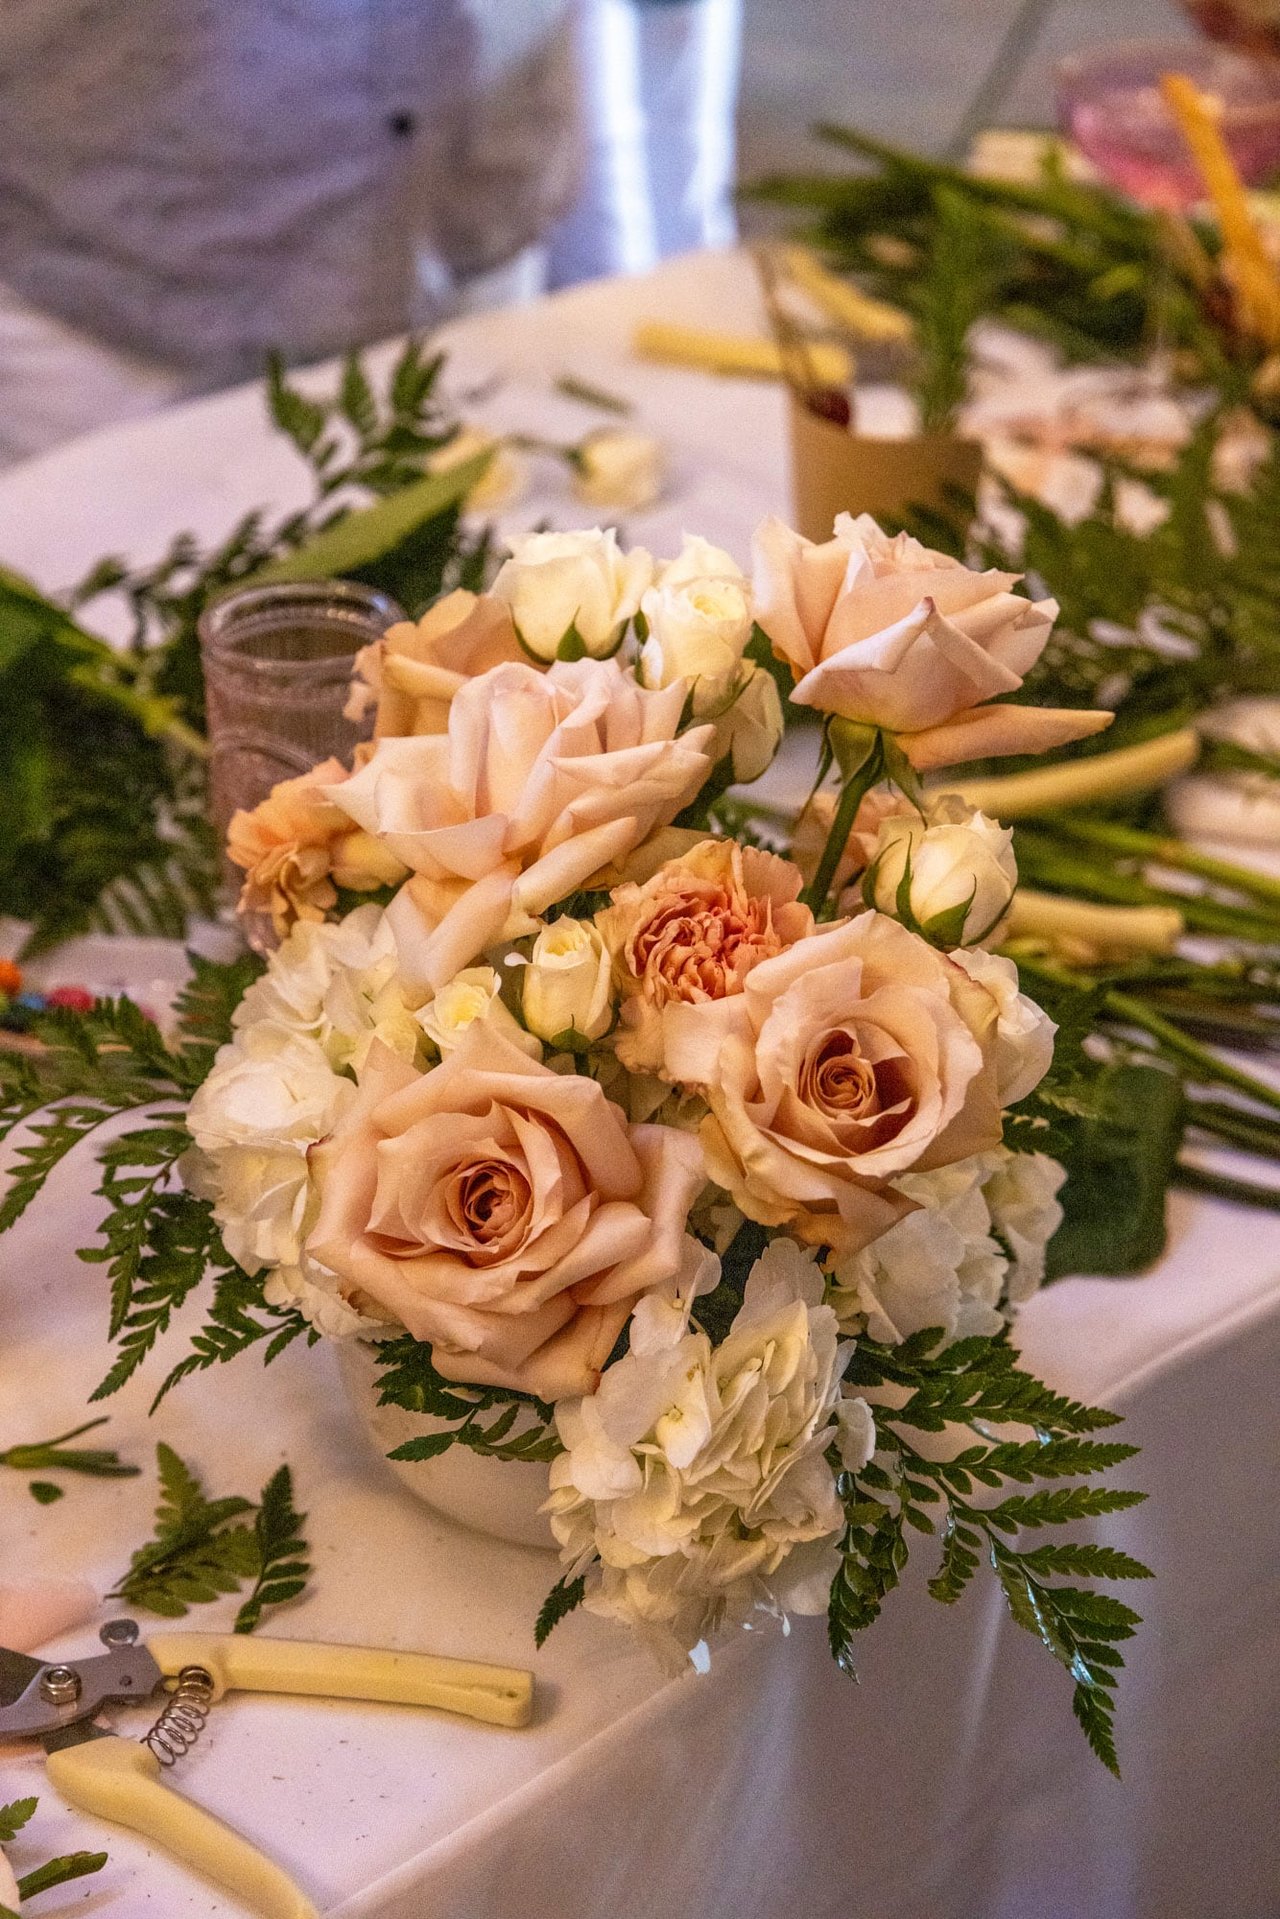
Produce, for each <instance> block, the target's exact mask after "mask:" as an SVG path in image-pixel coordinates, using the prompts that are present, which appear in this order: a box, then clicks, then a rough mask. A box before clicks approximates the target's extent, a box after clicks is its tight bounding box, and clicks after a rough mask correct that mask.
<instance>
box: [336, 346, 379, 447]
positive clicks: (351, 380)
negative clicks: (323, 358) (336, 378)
mask: <svg viewBox="0 0 1280 1919" xmlns="http://www.w3.org/2000/svg"><path fill="white" fill-rule="evenodd" d="M338 406H339V408H340V409H341V411H342V414H343V416H344V418H345V419H347V420H349V421H350V423H351V425H352V426H353V427H354V428H355V430H356V432H357V433H359V434H360V435H361V437H362V438H366V439H367V438H368V437H369V436H370V435H371V434H372V433H374V432H375V431H376V430H377V425H378V403H377V401H376V400H375V399H374V397H373V388H372V387H371V386H370V385H369V381H368V378H367V376H366V374H365V371H364V368H363V367H362V366H361V364H360V356H359V354H356V353H351V354H348V356H347V358H346V360H345V361H344V362H343V366H342V384H341V386H340V387H339V389H338Z"/></svg>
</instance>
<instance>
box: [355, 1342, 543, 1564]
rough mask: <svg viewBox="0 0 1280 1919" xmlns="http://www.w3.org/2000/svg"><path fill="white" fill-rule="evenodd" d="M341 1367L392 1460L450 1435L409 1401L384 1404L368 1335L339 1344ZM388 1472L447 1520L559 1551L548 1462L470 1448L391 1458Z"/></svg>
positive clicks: (364, 1418) (360, 1411)
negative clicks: (545, 1508)
mask: <svg viewBox="0 0 1280 1919" xmlns="http://www.w3.org/2000/svg"><path fill="white" fill-rule="evenodd" d="M338 1370H339V1372H340V1373H341V1375H342V1383H343V1385H344V1387H345V1388H346V1393H347V1398H348V1400H349V1401H350V1403H351V1407H352V1410H353V1411H354V1412H355V1414H356V1417H357V1418H358V1419H359V1420H360V1422H361V1424H362V1425H363V1426H364V1427H365V1430H366V1431H367V1432H368V1435H369V1438H370V1440H371V1442H372V1444H373V1445H374V1446H375V1447H376V1448H377V1450H378V1452H379V1453H380V1454H381V1455H382V1457H383V1458H384V1459H386V1456H387V1454H388V1453H389V1452H391V1451H392V1449H393V1448H394V1447H396V1446H402V1445H403V1444H404V1442H405V1441H406V1440H407V1439H421V1438H422V1437H423V1436H424V1435H425V1434H427V1433H438V1432H443V1431H444V1430H445V1429H446V1428H445V1421H444V1420H441V1419H433V1418H431V1417H430V1416H429V1415H428V1414H425V1413H410V1412H406V1411H405V1409H404V1408H403V1407H402V1406H380V1405H379V1404H378V1394H377V1388H376V1384H375V1382H376V1379H377V1375H378V1369H377V1366H376V1365H375V1363H374V1357H373V1352H372V1349H371V1348H370V1347H369V1346H367V1345H366V1344H365V1343H364V1341H363V1340H358V1339H345V1340H342V1341H341V1342H340V1343H339V1345H338ZM386 1463H387V1467H388V1469H389V1470H390V1471H391V1472H393V1473H394V1474H395V1476H396V1478H397V1479H398V1480H399V1481H400V1483H401V1485H402V1486H404V1487H406V1488H407V1489H408V1491H409V1492H411V1493H412V1494H413V1495H414V1497H415V1498H417V1499H420V1500H422V1502H423V1504H424V1505H427V1506H431V1507H433V1508H434V1510H435V1511H436V1512H438V1513H443V1514H444V1516H445V1517H446V1519H453V1520H456V1521H457V1523H458V1524H459V1525H460V1526H469V1527H470V1528H471V1530H472V1531H473V1532H478V1533H487V1534H488V1535H489V1536H490V1538H493V1539H505V1540H508V1541H510V1542H511V1543H512V1544H513V1545H517V1546H537V1547H540V1548H541V1549H542V1550H543V1551H544V1552H554V1551H555V1549H556V1542H555V1540H554V1538H553V1537H552V1533H551V1528H550V1526H549V1525H548V1524H547V1519H546V1515H545V1514H544V1513H542V1512H540V1511H539V1507H540V1506H541V1505H542V1503H543V1501H544V1500H545V1499H546V1497H547V1494H548V1492H549V1491H550V1483H549V1480H548V1477H547V1467H546V1466H545V1465H538V1464H532V1463H530V1462H528V1461H525V1460H510V1461H507V1460H501V1459H485V1458H483V1457H482V1456H481V1455H480V1454H479V1453H473V1452H472V1451H471V1450H470V1448H469V1447H467V1446H450V1447H449V1449H448V1451H447V1452H443V1453H441V1454H440V1455H439V1457H438V1458H436V1459H416V1460H405V1459H386Z"/></svg>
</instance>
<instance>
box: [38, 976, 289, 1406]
mask: <svg viewBox="0 0 1280 1919" xmlns="http://www.w3.org/2000/svg"><path fill="white" fill-rule="evenodd" d="M191 964H192V977H191V980H190V982H189V984H188V986H187V987H186V989H185V991H184V992H183V993H182V995H181V996H180V997H179V1000H178V1005H177V1014H178V1028H177V1036H176V1039H175V1042H174V1043H173V1044H172V1045H170V1044H169V1043H167V1041H166V1039H165V1037H164V1036H163V1035H162V1034H161V1032H160V1030H159V1028H158V1027H157V1026H156V1025H155V1024H154V1022H153V1021H151V1020H150V1019H148V1018H147V1017H146V1015H145V1014H143V1013H142V1012H140V1011H139V1009H138V1008H137V1007H136V1006H135V1005H134V1004H133V1003H132V1001H130V1000H128V999H120V1000H102V1001H99V1002H98V1003H97V1005H95V1006H94V1008H93V1010H92V1011H91V1012H88V1013H83V1014H81V1013H73V1012H70V1011H66V1010H63V1009H56V1010H54V1011H51V1012H50V1013H48V1014H46V1015H43V1016H41V1017H40V1018H38V1019H37V1020H36V1021H35V1022H34V1023H33V1028H32V1030H33V1033H34V1035H35V1037H36V1038H37V1039H38V1040H40V1041H41V1042H42V1043H43V1050H42V1051H40V1052H38V1053H36V1054H34V1055H9V1054H0V1140H3V1139H5V1138H7V1137H8V1136H9V1135H10V1134H15V1135H16V1140H15V1146H14V1154H13V1159H14V1170H13V1172H12V1175H11V1178H10V1182H9V1186H8V1190H7V1191H6V1193H5V1195H4V1199H3V1201H2V1202H0V1231H3V1230H4V1229H5V1228H7V1227H9V1226H12V1225H13V1224H14V1223H15V1222H16V1221H17V1220H18V1219H19V1218H20V1217H21V1216H22V1214H23V1213H24V1212H25V1210H26V1208H27V1207H28V1206H29V1205H30V1204H31V1202H32V1200H33V1199H34V1198H35V1197H36V1195H37V1194H38V1193H39V1192H40V1191H41V1190H42V1188H43V1187H44V1185H45V1183H46V1181H47V1180H48V1179H49V1178H50V1176H51V1175H52V1174H53V1173H54V1172H55V1171H56V1169H57V1168H58V1166H59V1165H60V1164H61V1162H62V1161H63V1160H64V1159H65V1158H66V1157H67V1155H68V1154H69V1153H71V1152H72V1151H74V1149H75V1148H76V1147H78V1146H80V1145H81V1144H82V1143H84V1142H85V1141H87V1140H88V1139H89V1138H90V1137H91V1136H92V1135H94V1134H96V1133H98V1132H99V1130H100V1129H111V1130H109V1131H108V1133H107V1137H106V1139H105V1143H104V1144H103V1145H102V1146H101V1147H100V1149H99V1154H98V1159H99V1164H100V1166H101V1169H102V1177H101V1182H100V1184H99V1186H98V1188H97V1192H98V1197H100V1198H101V1199H103V1200H104V1201H105V1202H106V1211H105V1216H104V1219H103V1223H102V1227H101V1243H100V1244H99V1245H96V1246H91V1247H87V1248H85V1249H84V1250H82V1251H81V1253H80V1255H79V1256H80V1258H81V1259H83V1260H85V1261H86V1262H88V1263H89V1264H90V1265H100V1266H105V1268H106V1273H107V1279H108V1282H109V1289H110V1293H109V1296H110V1310H109V1321H108V1333H109V1337H110V1338H111V1339H113V1340H116V1341H117V1342H118V1347H117V1353H116V1357H115V1359H114V1361H113V1363H112V1365H111V1367H110V1369H109V1370H108V1372H107V1375H106V1377H105V1378H104V1379H103V1380H102V1382H101V1384H100V1385H99V1386H98V1387H97V1389H96V1390H95V1392H94V1393H93V1395H92V1397H93V1398H94V1399H102V1398H106V1397H107V1396H109V1395H110V1394H111V1393H114V1392H116V1391H118V1389H119V1388H120V1387H121V1386H123V1385H124V1384H125V1382H126V1381H127V1380H128V1379H130V1378H132V1376H133V1374H134V1373H135V1372H136V1371H137V1370H138V1368H139V1367H140V1366H141V1365H142V1364H143V1362H144V1361H145V1360H146V1359H147V1358H148V1357H149V1356H150V1354H151V1353H152V1351H153V1349H154V1348H155V1346H156V1345H157V1343H158V1341H159V1340H160V1339H161V1338H162V1337H163V1336H164V1334H165V1333H167V1332H168V1330H169V1328H170V1326H171V1324H172V1323H173V1320H174V1316H175V1315H176V1314H177V1313H178V1311H179V1310H180V1308H181V1307H182V1306H184V1305H185V1303H186V1302H187V1300H188V1299H189V1298H190V1297H192V1296H193V1295H194V1294H195V1293H196V1291H197V1289H198V1288H200V1287H202V1286H206V1285H207V1286H208V1287H209V1288H210V1304H209V1308H208V1315H207V1321H206V1324H205V1325H204V1326H203V1327H202V1328H201V1329H200V1330H199V1331H197V1332H196V1333H195V1334H194V1335H193V1338H192V1342H191V1349H190V1351H189V1352H188V1353H187V1354H186V1356H185V1357H184V1358H182V1359H181V1360H180V1361H179V1362H178V1363H177V1364H176V1365H175V1366H174V1367H173V1368H172V1369H171V1370H170V1372H169V1373H168V1375H167V1376H166V1378H165V1379H164V1381H163V1383H162V1384H161V1387H160V1390H159V1392H158V1393H157V1395H156V1403H158V1402H159V1400H160V1399H162V1398H163V1397H164V1395H165V1394H166V1393H167V1392H168V1391H169V1390H170V1389H171V1388H172V1387H173V1386H174V1385H176V1384H177V1383H178V1381H179V1380H181V1379H184V1378H186V1377H187V1376H188V1375H189V1374H190V1373H192V1372H197V1371H201V1370H203V1369H205V1368H206V1367H209V1366H212V1365H216V1364H219V1363H221V1362H223V1361H225V1360H229V1359H233V1358H235V1357H237V1356H238V1355H239V1354H240V1353H242V1352H245V1351H247V1350H248V1349H249V1348H250V1347H251V1346H258V1347H260V1348H261V1349H262V1356H263V1360H264V1363H265V1362H269V1361H270V1360H272V1359H274V1358H275V1357H276V1356H277V1354H279V1353H280V1352H282V1351H283V1350H284V1348H285V1346H287V1345H288V1344H289V1343H290V1342H291V1341H292V1340H294V1339H296V1338H297V1337H298V1335H299V1334H300V1333H304V1332H307V1331H308V1328H307V1327H306V1323H305V1321H304V1320H303V1319H302V1318H301V1316H300V1315H299V1314H298V1313H296V1312H294V1311H292V1310H291V1309H288V1308H277V1307H272V1306H268V1305H267V1304H266V1303H265V1302H264V1300H263V1297H262V1283H261V1280H260V1279H258V1278H255V1277H254V1276H252V1275H251V1274H248V1273H246V1272H244V1270H243V1269H242V1268H241V1267H240V1266H238V1265H237V1264H236V1262H235V1260H233V1259H232V1257H231V1255H230V1254H229V1253H228V1252H227V1250H226V1247H225V1246H224V1244H223V1241H222V1235H221V1232H220V1230H219V1227H218V1224H217V1221H216V1220H215V1218H214V1216H213V1208H212V1205H211V1203H210V1202H209V1200H207V1199H205V1198H203V1197H201V1196H200V1195H199V1194H198V1193H197V1192H194V1191H192V1190H190V1188H189V1187H188V1186H187V1185H185V1184H184V1182H183V1179H182V1166H181V1162H182V1161H183V1159H184V1157H185V1156H186V1155H187V1154H188V1153H189V1152H190V1150H191V1147H192V1140H191V1136H190V1134H189V1133H188V1131H187V1127H186V1111H187V1106H188V1103H189V1101H190V1099H191V1096H192V1094H193V1093H194V1092H195V1090H196V1088H197V1087H198V1086H199V1085H200V1084H201V1082H202V1081H203V1080H204V1078H205V1077H206V1075H207V1073H208V1071H209V1068H210V1066H211V1065H212V1063H213V1059H214V1055H215V1054H216V1052H217V1050H218V1048H219V1046H221V1045H222V1044H223V1043H224V1042H225V1041H226V1040H227V1039H228V1038H229V1037H230V1034H231V1015H232V1013H233V1011H234V1009H235V1007H236V1006H237V1005H238V1003H239V1001H240V999H241V998H242V996H243V994H244V991H245V989H246V987H247V986H248V985H249V984H250V982H251V981H252V980H253V979H254V978H255V977H256V975H257V973H258V972H260V971H261V968H262V962H261V961H260V960H259V959H257V958H256V957H255V956H253V955H251V954H250V955H246V956H244V957H243V958H240V959H238V960H236V961H234V962H233V963H231V964H228V965H222V964H217V963H215V962H213V961H210V960H205V959H202V958H200V957H199V956H198V955H196V954H193V955H191ZM131 1114H132V1115H134V1116H135V1117H136V1118H137V1120H138V1121H139V1122H140V1123H138V1124H135V1125H134V1126H132V1127H131V1128H129V1129H128V1130H120V1131H116V1130H114V1124H115V1123H116V1122H119V1121H121V1120H122V1119H124V1118H126V1117H127V1116H129V1115H131Z"/></svg>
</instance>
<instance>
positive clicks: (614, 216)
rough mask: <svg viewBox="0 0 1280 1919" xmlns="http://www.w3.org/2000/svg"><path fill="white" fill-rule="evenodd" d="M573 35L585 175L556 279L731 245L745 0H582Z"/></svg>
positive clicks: (563, 281) (558, 240)
mask: <svg viewBox="0 0 1280 1919" xmlns="http://www.w3.org/2000/svg"><path fill="white" fill-rule="evenodd" d="M579 35H580V48H581V52H580V65H581V68H582V75H583V88H584V96H585V111H586V121H587V165H586V177H585V180H584V183H583V187H582V191H581V193H580V195H579V197H578V200H577V202H576V204H575V205H574V207H573V209H572V211H571V212H570V213H569V214H568V215H567V216H566V218H565V219H564V220H563V221H562V222H561V224H560V226H559V227H558V228H557V229H556V231H555V233H554V235H553V237H552V240H551V245H550V267H549V277H550V280H551V283H552V285H554V286H565V285H569V284H570V283H572V282H573V281H576V280H587V279H593V278H595V277H597V276H598V275H600V274H608V273H643V272H645V271H647V270H648V268H650V267H652V266H654V265H655V264H656V262H657V261H658V260H661V259H665V258H666V257H667V255H669V254H672V253H685V252H688V251H690V250H691V249H693V248H695V247H711V246H729V245H731V244H732V242H733V241H734V239H735V238H736V237H737V223H736V220H735V217H734V206H733V185H734V167H735V138H734V135H735V118H736V113H737V103H738V79H739V74H740V70H741V43H742V0H584V5H583V8H582V12H581V14H580V17H579Z"/></svg>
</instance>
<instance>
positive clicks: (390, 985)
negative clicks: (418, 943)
mask: <svg viewBox="0 0 1280 1919" xmlns="http://www.w3.org/2000/svg"><path fill="white" fill-rule="evenodd" d="M414 1004H415V1000H414V998H413V997H412V996H406V994H405V992H404V989H403V988H402V987H401V985H400V981H399V967H398V963H397V959H396V946H395V940H394V939H393V938H392V935H391V929H390V927H389V926H388V925H387V920H386V915H385V914H384V912H383V910H382V908H381V907H379V906H358V907H357V908H356V910H355V911H354V912H353V913H348V914H347V916H346V918H345V919H343V920H339V921H338V922H337V923H336V924H330V923H328V922H325V923H322V924H317V923H315V922H313V921H300V922H299V924H298V925H297V926H295V927H294V929H293V931H292V932H291V933H290V935H289V937H288V939H286V940H284V941H283V942H282V943H281V944H280V946H278V947H277V948H276V950H275V952H274V953H272V954H271V955H270V956H269V958H268V961H267V970H266V972H265V973H264V974H263V976H262V978H261V979H258V980H255V981H254V983H253V985H252V986H251V987H250V988H249V990H248V991H247V992H246V994H245V995H244V998H243V999H242V1000H241V1002H240V1004H239V1006H237V1008H236V1010H235V1013H234V1014H233V1016H232V1024H233V1025H234V1027H235V1029H236V1031H237V1033H244V1032H248V1031H249V1030H251V1029H252V1028H253V1027H255V1026H258V1025H262V1024H264V1023H265V1024H268V1025H271V1026H275V1027H278V1028H281V1029H285V1030H288V1031H290V1032H293V1033H296V1034H304V1035H306V1036H307V1037H308V1038H310V1039H314V1040H315V1041H316V1042H317V1044H318V1045H319V1046H320V1047H321V1048H322V1049H323V1051H324V1054H325V1057H326V1059H327V1060H328V1061H329V1064H330V1065H331V1066H332V1067H334V1068H335V1069H338V1068H342V1067H345V1066H350V1067H353V1068H354V1069H356V1070H357V1071H358V1070H359V1068H360V1067H361V1066H362V1065H363V1063H364V1059H365V1055H366V1054H367V1052H368V1050H369V1047H370V1045H371V1044H372V1042H373V1041H374V1040H375V1039H379V1040H381V1041H382V1043H383V1045H384V1046H388V1047H390V1049H391V1051H392V1052H393V1053H397V1054H399V1055H400V1057H401V1058H402V1059H412V1058H413V1057H414V1054H415V1052H416V1050H417V1047H418V1043H419V1039H420V1037H421V1036H420V1033H419V1029H418V1026H417V1024H416V1022H415V1019H414Z"/></svg>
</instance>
